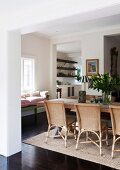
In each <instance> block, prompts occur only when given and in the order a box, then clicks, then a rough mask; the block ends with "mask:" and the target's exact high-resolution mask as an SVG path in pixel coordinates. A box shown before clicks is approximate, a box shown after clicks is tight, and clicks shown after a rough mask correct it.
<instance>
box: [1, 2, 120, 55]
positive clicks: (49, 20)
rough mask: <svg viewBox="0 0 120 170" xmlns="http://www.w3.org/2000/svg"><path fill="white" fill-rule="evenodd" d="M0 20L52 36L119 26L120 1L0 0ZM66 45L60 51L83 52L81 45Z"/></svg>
mask: <svg viewBox="0 0 120 170" xmlns="http://www.w3.org/2000/svg"><path fill="white" fill-rule="evenodd" d="M0 23H1V26H4V27H6V28H7V29H8V30H13V29H19V30H20V31H21V33H22V34H25V33H30V32H36V34H37V35H40V36H41V35H44V36H47V37H49V38H55V37H57V36H63V35H66V34H72V33H77V32H79V33H80V32H81V33H83V32H91V31H95V30H99V29H103V28H106V27H113V26H114V27H119V28H120V0H84V1H83V0H0ZM72 45H73V47H74V50H73V49H72ZM64 46H65V47H63V46H59V47H58V48H59V50H60V51H61V50H62V51H64V52H65V48H66V50H67V51H68V52H70V51H80V49H79V47H80V46H81V45H80V42H79V43H78V44H69V47H68V45H64Z"/></svg>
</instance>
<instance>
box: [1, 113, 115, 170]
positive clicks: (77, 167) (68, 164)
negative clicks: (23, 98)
mask: <svg viewBox="0 0 120 170" xmlns="http://www.w3.org/2000/svg"><path fill="white" fill-rule="evenodd" d="M39 116H40V115H39ZM30 119H31V120H32V121H30V122H31V124H27V123H26V124H27V126H24V125H23V128H22V133H23V140H24V139H26V138H28V137H32V136H34V135H36V134H39V133H42V132H43V131H46V128H47V123H43V122H44V121H45V122H46V120H45V119H46V118H45V115H44V114H43V115H42V116H40V117H39V118H38V122H37V124H36V123H35V122H34V117H33V118H29V120H30ZM43 120H44V121H43ZM23 122H24V120H23ZM0 170H113V169H112V168H109V167H106V166H102V165H99V164H96V163H92V162H89V161H85V160H82V159H78V158H74V157H71V156H67V155H64V154H60V153H57V152H53V151H49V150H46V149H42V148H38V147H35V146H31V145H27V144H24V143H22V152H21V153H17V154H15V155H13V156H11V157H9V158H8V159H5V158H4V157H2V156H1V157H0Z"/></svg>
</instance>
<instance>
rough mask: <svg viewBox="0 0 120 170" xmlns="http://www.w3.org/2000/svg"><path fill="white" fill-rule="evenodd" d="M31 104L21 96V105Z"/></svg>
mask: <svg viewBox="0 0 120 170" xmlns="http://www.w3.org/2000/svg"><path fill="white" fill-rule="evenodd" d="M29 105H31V102H30V101H29V100H27V99H25V98H21V106H22V107H25V106H29Z"/></svg>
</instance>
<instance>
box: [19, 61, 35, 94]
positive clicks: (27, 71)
mask: <svg viewBox="0 0 120 170" xmlns="http://www.w3.org/2000/svg"><path fill="white" fill-rule="evenodd" d="M33 90H34V59H32V58H21V91H22V92H28V91H33Z"/></svg>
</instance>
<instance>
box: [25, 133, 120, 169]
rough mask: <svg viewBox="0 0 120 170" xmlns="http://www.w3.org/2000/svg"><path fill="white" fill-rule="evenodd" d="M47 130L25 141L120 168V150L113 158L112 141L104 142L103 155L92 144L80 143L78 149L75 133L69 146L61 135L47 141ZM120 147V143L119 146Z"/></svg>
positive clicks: (69, 138) (69, 141)
mask: <svg viewBox="0 0 120 170" xmlns="http://www.w3.org/2000/svg"><path fill="white" fill-rule="evenodd" d="M45 138H46V132H45V133H42V134H39V135H37V136H34V137H32V138H29V139H27V140H25V141H24V143H27V144H30V145H34V146H37V147H41V148H45V149H48V150H51V151H55V152H59V153H63V154H66V155H70V156H73V157H77V158H80V159H84V160H88V161H91V162H95V163H98V164H102V165H105V166H109V167H112V168H115V169H120V152H115V153H114V158H113V159H112V158H111V148H112V142H111V140H110V141H109V146H106V144H105V142H103V146H102V156H100V155H99V148H98V147H97V146H96V145H94V144H92V143H89V144H85V143H84V144H82V143H79V145H78V150H76V149H75V144H76V140H75V139H74V137H73V135H69V137H68V140H67V148H65V146H64V140H63V139H62V138H60V137H57V138H48V143H47V144H46V143H45ZM117 147H119V148H120V145H119V146H117Z"/></svg>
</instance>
